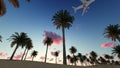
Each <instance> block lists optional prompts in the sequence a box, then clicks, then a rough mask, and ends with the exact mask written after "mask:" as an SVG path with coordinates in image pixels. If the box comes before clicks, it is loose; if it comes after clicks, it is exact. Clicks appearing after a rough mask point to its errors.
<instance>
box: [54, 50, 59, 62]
mask: <svg viewBox="0 0 120 68" xmlns="http://www.w3.org/2000/svg"><path fill="white" fill-rule="evenodd" d="M58 56H59V52H58V51H55V57H56V64H57V57H58Z"/></svg>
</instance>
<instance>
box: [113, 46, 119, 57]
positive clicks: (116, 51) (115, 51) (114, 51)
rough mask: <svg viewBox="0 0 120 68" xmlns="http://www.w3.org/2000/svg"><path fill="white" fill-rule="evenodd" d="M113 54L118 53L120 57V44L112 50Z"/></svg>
mask: <svg viewBox="0 0 120 68" xmlns="http://www.w3.org/2000/svg"><path fill="white" fill-rule="evenodd" d="M112 52H113V54H117V55H118V58H119V59H120V45H118V46H115V47H114V48H113V50H112Z"/></svg>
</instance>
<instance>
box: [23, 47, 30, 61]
mask: <svg viewBox="0 0 120 68" xmlns="http://www.w3.org/2000/svg"><path fill="white" fill-rule="evenodd" d="M28 51H29V50H28V49H27V52H26V55H25V58H24V60H26V57H27V54H28Z"/></svg>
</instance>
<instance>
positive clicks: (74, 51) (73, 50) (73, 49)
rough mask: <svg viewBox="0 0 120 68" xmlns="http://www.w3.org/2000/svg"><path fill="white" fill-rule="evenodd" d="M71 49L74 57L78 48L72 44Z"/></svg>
mask: <svg viewBox="0 0 120 68" xmlns="http://www.w3.org/2000/svg"><path fill="white" fill-rule="evenodd" d="M69 50H70V53H71V54H73V58H74V57H75V53H76V52H77V49H76V48H75V47H74V46H72V47H71V48H70V49H69ZM75 65H76V62H75Z"/></svg>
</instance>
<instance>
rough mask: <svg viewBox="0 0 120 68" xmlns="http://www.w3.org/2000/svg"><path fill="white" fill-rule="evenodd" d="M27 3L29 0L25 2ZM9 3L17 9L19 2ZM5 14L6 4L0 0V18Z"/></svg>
mask: <svg viewBox="0 0 120 68" xmlns="http://www.w3.org/2000/svg"><path fill="white" fill-rule="evenodd" d="M26 1H27V2H30V0H26ZM9 2H10V3H12V5H13V6H14V7H15V8H19V6H20V5H19V1H18V0H9ZM5 13H6V4H5V2H4V0H0V16H3V15H4V14H5Z"/></svg>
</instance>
